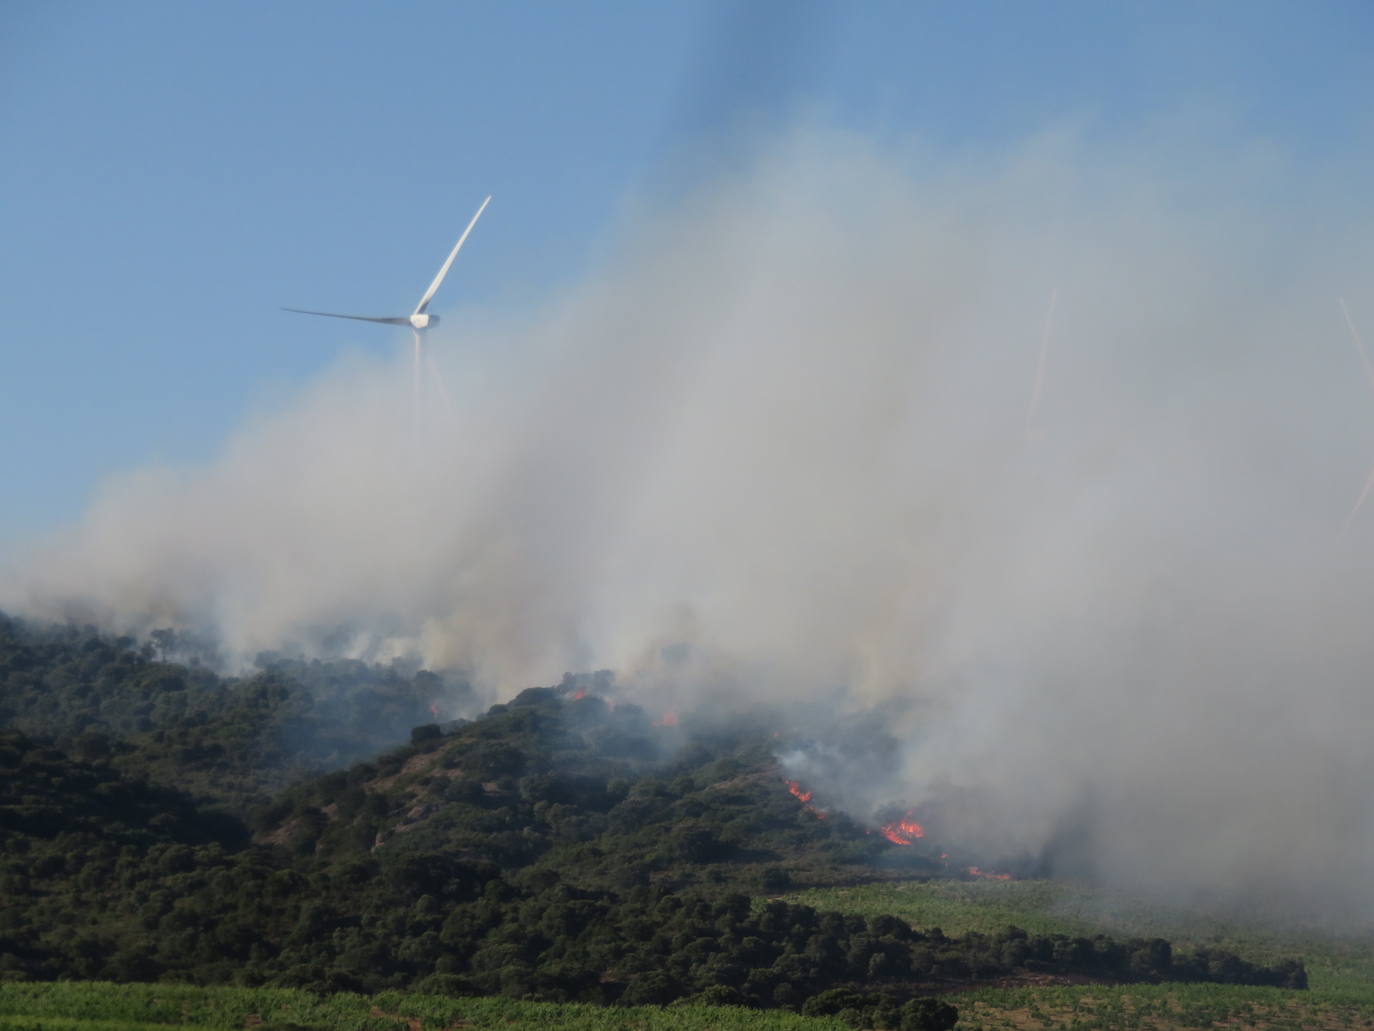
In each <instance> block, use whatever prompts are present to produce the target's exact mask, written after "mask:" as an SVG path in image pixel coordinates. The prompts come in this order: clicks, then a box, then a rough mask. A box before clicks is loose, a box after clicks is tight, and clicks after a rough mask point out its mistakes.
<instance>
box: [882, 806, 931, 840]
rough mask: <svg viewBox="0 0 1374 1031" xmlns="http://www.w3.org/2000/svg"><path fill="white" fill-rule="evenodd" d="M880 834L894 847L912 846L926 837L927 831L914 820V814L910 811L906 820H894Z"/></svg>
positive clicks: (907, 812)
mask: <svg viewBox="0 0 1374 1031" xmlns="http://www.w3.org/2000/svg"><path fill="white" fill-rule="evenodd" d="M878 833H880V834H881V835H882V836H883V837H885V838H886V839H887V840H888V841H890V842H892V844H894V845H911V844H914V843H915V842H916V839H917V838H924V837H925V836H926V829H925V828H924V827H922V826H921V825H920V824H919V823H917V822H916V821H915V820H914V819H912V812H911V810H910V809H908V810H907V811H906V817H905V819H901V820H894V821H893V822H892V823H889V824H887V825H885V826H884V827H883V829H882V830H881V831H879V832H878Z"/></svg>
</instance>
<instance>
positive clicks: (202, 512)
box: [0, 134, 1374, 913]
mask: <svg viewBox="0 0 1374 1031" xmlns="http://www.w3.org/2000/svg"><path fill="white" fill-rule="evenodd" d="M1234 152H1235V151H1234V145H1233V153H1234ZM1088 154H1091V160H1089V159H1088V157H1087V156H1086V155H1088ZM1219 155H1220V150H1219V149H1218V151H1216V152H1213V151H1211V150H1210V149H1209V148H1206V147H1199V146H1197V145H1195V144H1194V145H1190V146H1184V145H1181V144H1179V145H1174V144H1170V143H1169V142H1168V141H1165V140H1162V139H1154V140H1151V141H1148V146H1147V145H1144V144H1141V145H1139V146H1127V145H1121V146H1117V147H1115V148H1114V149H1113V151H1112V154H1111V155H1110V156H1103V150H1102V149H1101V146H1100V145H1099V147H1098V148H1097V149H1094V150H1092V151H1088V150H1086V149H1084V148H1083V147H1081V146H1080V145H1078V144H1077V143H1075V142H1074V141H1073V140H1072V139H1071V138H1067V137H1059V138H1053V139H1047V140H1043V141H1039V142H1036V143H1033V144H1030V145H1028V146H1026V147H1025V148H1023V149H1022V150H1021V151H1019V152H1018V153H1016V154H1014V155H1010V156H1008V155H1003V156H1002V157H1000V158H999V159H997V160H995V161H994V160H992V159H984V160H982V161H975V160H973V159H972V158H969V159H968V160H966V161H964V162H962V163H959V162H949V161H943V162H937V161H934V160H933V159H931V158H930V157H929V156H926V155H923V154H922V153H921V152H920V151H919V149H916V148H896V147H893V148H886V149H884V148H879V147H875V146H873V145H870V144H868V143H866V142H864V141H862V140H858V139H855V138H853V137H848V136H840V135H831V134H806V135H802V136H799V137H796V138H792V139H789V140H787V141H784V142H783V143H781V144H779V145H777V146H775V147H773V148H771V149H769V151H768V152H767V153H766V154H764V155H761V156H760V158H759V159H758V161H757V162H756V163H755V164H754V166H753V167H752V170H751V171H750V172H749V173H748V174H742V175H741V176H740V177H739V178H738V179H735V180H733V181H728V182H722V183H718V184H715V185H714V186H712V187H710V188H704V189H703V190H702V191H700V193H698V194H697V195H696V196H694V197H691V198H688V199H685V200H682V201H680V202H675V204H674V206H673V207H672V209H671V210H657V211H645V212H644V213H643V215H642V216H641V217H638V218H636V219H633V220H632V221H633V222H634V223H635V227H634V229H633V230H632V231H630V232H629V233H628V234H627V239H626V240H625V241H624V243H623V245H622V247H621V249H620V251H619V255H618V257H617V258H616V259H615V260H613V261H611V262H610V263H609V264H608V266H607V267H605V268H602V269H600V270H599V271H598V272H596V273H595V274H594V275H592V276H590V277H589V279H588V280H587V282H586V283H585V284H584V285H582V286H581V287H579V288H577V289H576V290H574V291H572V292H571V293H570V295H568V296H565V297H562V298H559V299H556V300H555V301H551V302H550V303H549V304H548V305H547V307H546V309H545V310H543V311H539V312H528V313H519V314H512V315H510V316H509V317H498V316H494V315H486V316H483V317H480V318H479V317H478V316H476V315H474V314H472V313H468V314H464V313H461V312H454V313H447V315H446V319H445V322H444V325H443V329H442V330H441V331H440V332H438V333H437V334H436V335H435V336H434V337H433V339H432V342H433V345H434V346H435V349H436V351H437V352H438V354H439V361H440V363H441V365H442V368H443V373H444V377H445V380H446V382H447V384H448V389H449V392H450V393H451V394H452V404H451V405H444V404H442V403H441V402H440V400H439V399H438V395H437V393H435V392H431V395H430V397H429V398H428V400H427V403H426V410H425V414H424V422H425V434H424V439H423V440H422V441H421V442H420V443H419V445H418V446H417V445H416V443H415V442H414V441H413V440H412V438H411V429H410V419H409V411H408V405H409V395H408V389H407V381H406V377H407V375H408V370H407V369H406V368H405V364H404V362H405V358H404V354H405V351H404V348H400V347H398V351H397V359H396V362H395V364H394V365H392V364H388V365H385V366H367V365H360V364H358V363H353V364H348V365H345V366H344V367H341V368H339V369H337V370H336V371H335V372H334V373H332V374H331V375H330V376H329V377H328V378H327V379H326V380H325V381H324V382H322V383H320V384H319V385H318V386H317V387H316V388H315V389H313V390H312V391H310V392H309V393H308V395H306V396H303V397H301V398H300V399H299V400H298V401H297V402H296V403H294V404H292V405H291V406H290V407H288V408H287V409H285V410H282V411H279V412H277V413H276V414H273V415H271V416H269V417H265V418H260V419H256V420H254V421H253V422H252V424H250V425H249V426H247V427H246V428H245V429H244V430H243V432H242V433H240V434H239V435H238V436H237V437H236V438H235V439H234V440H233V441H231V442H230V444H229V445H228V446H227V448H226V450H225V453H224V455H223V456H222V458H221V459H220V460H218V461H217V462H215V463H214V464H212V465H211V466H210V467H208V468H202V469H189V470H180V471H172V470H154V471H145V472H141V473H138V474H135V475H130V476H127V477H123V478H121V479H118V480H116V481H114V482H112V483H110V484H108V485H107V487H106V488H105V489H104V491H103V492H102V493H101V495H100V497H99V500H98V501H97V502H96V503H95V504H94V506H93V507H92V509H91V511H90V512H89V513H88V515H87V516H86V518H85V519H84V520H82V522H81V523H80V524H79V525H78V526H76V527H74V528H73V529H71V530H70V531H69V532H65V533H63V534H61V535H60V536H59V537H57V538H55V539H54V540H53V541H51V542H50V543H49V544H48V545H46V546H45V547H44V548H43V549H42V550H41V551H40V552H39V553H37V554H36V555H35V556H34V557H33V558H32V559H31V561H28V562H26V564H25V565H24V566H23V567H22V568H21V569H20V571H19V575H17V576H16V577H13V578H11V586H10V588H9V590H8V592H7V595H6V596H3V597H0V605H3V606H4V607H5V608H8V609H10V610H12V611H20V612H27V613H31V614H35V615H41V616H56V617H75V618H78V619H82V620H92V621H95V622H99V623H102V624H104V625H107V626H110V627H112V628H119V629H146V628H150V627H153V626H160V625H167V624H175V625H187V626H193V627H201V628H205V627H208V628H211V629H212V630H213V631H214V633H215V634H216V635H217V636H218V639H219V640H220V641H221V642H222V643H223V646H224V648H225V650H226V653H228V654H232V655H237V656H240V657H243V658H245V659H247V658H251V656H252V655H253V654H254V653H255V652H256V651H257V650H259V649H281V648H288V649H290V648H303V649H306V650H310V649H317V648H322V647H324V642H326V641H328V642H331V645H332V646H338V645H339V644H340V642H343V643H344V645H345V646H346V647H347V648H349V649H352V650H353V651H354V653H356V654H366V655H372V656H378V657H381V656H385V655H387V654H395V653H401V652H408V653H413V654H416V655H418V656H419V657H421V658H422V659H423V661H425V662H426V663H428V664H430V665H432V666H435V667H440V668H442V667H462V668H465V669H468V670H470V671H472V673H473V675H474V676H475V677H476V679H477V680H478V682H479V683H481V684H483V685H484V686H486V687H487V688H489V689H490V691H491V692H492V693H493V694H496V693H500V692H502V691H507V690H511V689H514V688H518V687H523V686H527V685H530V684H536V683H549V682H553V681H556V680H557V678H558V676H559V675H560V674H561V673H562V672H563V671H564V670H582V669H590V668H596V667H610V668H612V669H614V670H616V672H617V675H618V677H619V678H620V679H621V681H622V682H623V683H626V684H628V685H630V687H631V689H638V690H640V691H643V692H645V693H648V694H654V693H657V695H658V696H660V697H661V698H662V700H663V702H664V704H672V705H674V706H679V705H686V704H691V702H692V701H694V700H695V701H699V700H700V699H701V698H703V697H707V696H708V695H709V693H710V692H721V693H725V692H729V693H731V694H732V695H734V696H743V697H759V698H763V699H768V700H779V699H788V698H806V699H815V698H817V697H821V696H832V695H833V696H837V697H843V698H846V699H848V700H849V701H848V704H851V705H854V706H858V705H862V704H867V703H891V702H893V701H894V700H908V701H909V703H910V704H906V705H904V706H902V707H901V708H900V709H894V712H900V713H901V715H900V716H894V717H893V719H894V721H896V722H894V723H892V724H891V725H890V728H889V729H895V730H896V731H897V732H899V733H900V734H901V735H902V737H903V740H904V741H905V742H906V743H907V747H906V748H905V751H904V753H903V758H902V759H901V760H900V762H899V763H898V764H896V765H895V766H894V768H893V769H892V770H891V771H890V772H891V775H892V781H891V784H889V785H884V786H883V790H884V791H886V792H888V793H889V796H890V797H897V796H899V795H904V796H905V797H906V798H907V799H908V800H909V801H911V802H914V803H916V804H920V803H921V802H922V801H923V800H924V799H926V798H928V797H934V796H935V795H936V794H938V793H940V792H943V791H945V790H947V789H948V788H949V787H951V786H953V787H958V788H961V789H965V790H967V791H969V792H972V793H973V794H971V795H969V796H968V797H970V798H973V797H976V798H978V799H979V802H978V804H977V805H971V806H969V807H968V809H967V811H965V812H962V813H960V814H959V821H958V822H959V828H958V829H959V831H960V832H961V833H963V834H965V835H967V836H969V837H971V838H979V837H982V838H984V839H985V840H987V841H989V842H993V843H995V844H997V845H999V846H1005V847H1008V848H1015V847H1025V848H1028V849H1032V850H1034V849H1038V848H1040V847H1042V846H1044V845H1045V844H1046V843H1047V842H1049V841H1051V839H1053V838H1054V837H1055V836H1056V835H1061V834H1063V833H1064V832H1065V830H1066V828H1069V829H1073V828H1077V830H1078V833H1079V837H1080V839H1081V840H1083V841H1084V842H1086V845H1085V848H1086V849H1087V854H1089V855H1090V856H1091V858H1092V860H1093V861H1094V862H1095V863H1096V865H1097V867H1098V872H1105V873H1109V874H1113V875H1116V876H1119V877H1121V878H1122V879H1123V880H1125V881H1127V882H1130V883H1135V884H1137V885H1141V884H1144V885H1148V884H1158V885H1162V886H1166V887H1170V888H1173V889H1183V888H1186V889H1190V890H1193V889H1195V890H1198V891H1202V890H1204V889H1212V888H1216V887H1218V886H1219V885H1223V884H1236V885H1238V886H1240V887H1243V888H1245V889H1247V890H1248V889H1253V888H1256V887H1257V886H1263V887H1264V888H1265V889H1266V890H1270V891H1271V893H1272V891H1273V890H1274V889H1280V890H1282V891H1285V892H1289V893H1298V892H1302V893H1304V896H1303V897H1304V898H1308V897H1310V898H1312V899H1317V900H1322V901H1326V902H1333V901H1335V900H1337V899H1339V900H1340V901H1341V904H1342V905H1344V906H1345V907H1346V908H1347V909H1350V910H1353V911H1356V912H1363V913H1369V912H1371V911H1374V887H1371V884H1372V883H1374V882H1371V875H1374V796H1371V795H1370V794H1369V793H1368V786H1369V785H1370V784H1371V783H1374V748H1371V747H1370V746H1369V741H1370V736H1371V735H1370V732H1371V730H1374V692H1371V690H1370V683H1369V678H1370V673H1371V671H1374V634H1372V633H1371V632H1370V626H1369V619H1370V613H1371V612H1374V550H1371V542H1374V509H1370V510H1367V511H1366V512H1364V513H1362V514H1361V518H1357V519H1356V520H1354V521H1353V523H1352V525H1351V526H1350V527H1349V530H1348V531H1345V532H1343V531H1342V524H1343V521H1344V520H1345V518H1346V516H1347V514H1348V512H1349V510H1350V507H1351V505H1352V504H1353V502H1354V500H1355V498H1356V496H1357V495H1358V493H1359V490H1360V488H1361V485H1362V484H1363V482H1364V478H1365V476H1366V473H1367V472H1368V470H1369V467H1370V465H1371V464H1372V463H1374V392H1371V390H1370V386H1369V384H1367V383H1366V382H1364V380H1363V377H1362V372H1361V367H1360V363H1359V358H1358V356H1357V354H1356V353H1355V351H1354V349H1353V347H1352V345H1351V341H1350V339H1349V337H1348V335H1347V330H1346V327H1345V324H1344V321H1343V318H1342V315H1341V311H1340V308H1339V303H1338V296H1339V295H1344V297H1345V300H1346V303H1347V305H1348V307H1349V309H1350V312H1351V315H1352V317H1353V318H1354V319H1355V321H1356V322H1357V323H1361V322H1363V324H1364V325H1365V326H1366V327H1368V331H1369V332H1370V333H1374V291H1371V289H1370V286H1371V282H1374V281H1372V280H1371V278H1370V272H1369V270H1370V269H1371V268H1374V263H1371V262H1370V260H1369V259H1370V257H1372V256H1374V255H1371V253H1370V245H1369V244H1368V243H1367V242H1366V241H1369V240H1370V239H1371V234H1370V232H1369V229H1370V228H1371V218H1370V214H1371V212H1370V211H1369V210H1368V207H1367V205H1366V206H1365V207H1364V208H1362V209H1360V210H1356V211H1353V212H1352V211H1349V210H1343V211H1340V212H1339V216H1340V217H1339V219H1338V218H1337V217H1336V210H1337V208H1339V207H1340V205H1339V203H1338V202H1337V201H1335V200H1334V199H1333V200H1332V203H1331V204H1330V207H1329V208H1328V207H1327V206H1326V205H1325V203H1324V202H1323V200H1322V199H1321V195H1322V194H1323V192H1324V191H1325V192H1326V193H1327V194H1330V193H1331V192H1333V189H1334V188H1333V186H1332V183H1334V182H1336V177H1335V176H1334V173H1330V170H1328V173H1330V174H1327V177H1326V178H1325V179H1322V178H1320V177H1319V176H1318V175H1317V173H1316V172H1312V171H1308V172H1304V173H1301V174H1299V173H1298V172H1297V171H1295V169H1294V167H1293V166H1290V165H1288V164H1286V163H1285V162H1284V161H1283V160H1282V158H1280V157H1278V156H1276V155H1274V154H1273V153H1271V152H1268V151H1265V150H1263V149H1262V148H1256V149H1255V150H1253V151H1249V152H1244V151H1242V152H1240V156H1236V157H1231V158H1223V157H1221V156H1219ZM1314 195H1315V197H1316V199H1309V200H1307V201H1305V202H1304V203H1303V204H1301V205H1300V206H1299V207H1298V208H1297V209H1296V210H1295V211H1294V212H1293V213H1292V214H1283V213H1282V212H1283V210H1284V209H1283V208H1282V207H1280V206H1279V205H1278V204H1277V203H1276V201H1277V200H1278V199H1281V198H1285V197H1302V196H1306V197H1313V196H1314ZM1328 216H1330V217H1329V218H1328ZM492 217H495V213H493V216H492ZM1056 292H1057V293H1056ZM1052 294H1054V296H1055V297H1056V304H1055V313H1054V319H1053V324H1052V327H1051V330H1050V333H1049V337H1048V340H1046V339H1045V338H1044V336H1043V334H1044V332H1045V326H1046V317H1047V312H1048V309H1049V305H1050V301H1051V296H1052ZM274 332H281V333H289V332H290V328H289V326H288V325H287V324H285V323H283V326H282V328H281V329H280V330H274ZM405 342H406V341H404V340H402V341H401V342H400V343H401V344H404V343H405ZM1042 346H1043V347H1044V353H1045V358H1044V366H1043V378H1041V376H1042V371H1041V370H1040V369H1039V365H1040V355H1041V350H1042ZM1037 382H1038V383H1039V386H1038V388H1037V386H1036V384H1037ZM1033 389H1038V394H1039V396H1038V400H1037V403H1036V405H1035V411H1034V413H1033V416H1032V417H1031V419H1030V420H1029V423H1028V409H1029V406H1030V402H1031V394H1032V390H1033Z"/></svg>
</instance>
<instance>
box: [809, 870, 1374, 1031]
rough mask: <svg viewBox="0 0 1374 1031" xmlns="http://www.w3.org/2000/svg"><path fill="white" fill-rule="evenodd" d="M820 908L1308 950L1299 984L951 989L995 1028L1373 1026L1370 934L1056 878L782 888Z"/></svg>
mask: <svg viewBox="0 0 1374 1031" xmlns="http://www.w3.org/2000/svg"><path fill="white" fill-rule="evenodd" d="M788 901H792V902H803V903H805V904H807V905H811V906H815V907H817V908H824V909H837V910H841V911H844V912H850V913H861V914H864V915H873V914H878V913H891V914H893V915H894V916H900V917H902V918H904V919H906V920H908V921H910V922H911V923H912V924H915V925H917V926H919V927H939V928H941V929H942V930H943V931H944V932H945V933H946V934H950V935H962V934H968V933H970V932H982V933H992V932H997V931H1002V930H1004V929H1005V928H1006V927H1007V925H1009V924H1015V925H1016V926H1018V927H1022V928H1024V929H1025V930H1027V931H1030V932H1033V933H1042V934H1055V933H1059V934H1072V935H1092V934H1110V935H1114V936H1117V937H1129V936H1141V937H1155V936H1158V937H1161V938H1167V939H1169V940H1170V941H1172V942H1173V944H1174V946H1175V947H1176V948H1179V949H1188V948H1191V947H1194V946H1200V945H1204V946H1210V947H1218V948H1223V949H1228V950H1231V951H1233V952H1235V953H1236V954H1238V955H1239V956H1241V958H1243V959H1248V960H1252V961H1264V962H1273V961H1274V960H1276V959H1279V958H1281V957H1284V956H1293V957H1296V958H1299V959H1301V960H1303V962H1304V963H1305V964H1306V967H1307V974H1308V983H1309V985H1310V988H1309V990H1308V991H1306V992H1290V991H1282V990H1279V989H1274V988H1247V987H1241V986H1235V985H1211V984H1196V985H1194V984H1166V985H1119V986H1107V985H1082V986H1072V987H1070V986H1061V985H1045V986H1027V985H1022V986H1017V987H1008V988H982V989H978V990H975V991H969V992H962V993H959V994H957V995H954V996H951V997H950V998H949V1001H951V1002H953V1003H954V1004H955V1005H957V1006H958V1007H959V1018H960V1019H959V1027H960V1029H969V1031H977V1029H984V1031H992V1029H1017V1031H1021V1029H1032V1028H1043V1029H1050V1028H1061V1029H1071V1031H1098V1029H1102V1031H1110V1029H1127V1028H1132V1029H1137V1028H1138V1029H1150V1031H1166V1029H1170V1028H1210V1027H1218V1028H1225V1029H1227V1031H1245V1029H1257V1031H1270V1029H1272V1031H1279V1029H1284V1031H1287V1029H1292V1031H1299V1029H1303V1031H1320V1029H1336V1028H1342V1029H1357V1028H1363V1029H1371V1028H1374V933H1371V934H1368V935H1365V936H1363V937H1355V936H1337V935H1334V934H1331V933H1328V932H1325V931H1323V930H1322V929H1321V928H1320V927H1318V926H1313V927H1306V928H1301V929H1286V930H1279V929H1275V928H1273V927H1269V926H1262V925H1258V924H1250V923H1245V922H1241V921H1237V920H1229V921H1228V920H1219V919H1216V918H1214V917H1205V918H1204V917H1200V916H1197V915H1194V914H1191V913H1188V912H1185V911H1179V910H1166V909H1162V908H1160V907H1158V906H1152V905H1149V904H1147V903H1144V902H1140V901H1135V900H1129V899H1124V898H1122V897H1120V896H1115V895H1107V894H1104V893H1101V892H1098V891H1094V890H1091V889H1087V888H1082V887H1078V886H1075V885H1071V884H1065V883H1061V882H1057V881H972V882H969V881H929V882H924V883H921V882H907V883H897V884H881V885H867V886H860V887H850V888H818V889H814V890H811V891H805V892H799V893H797V894H796V895H791V896H788Z"/></svg>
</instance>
